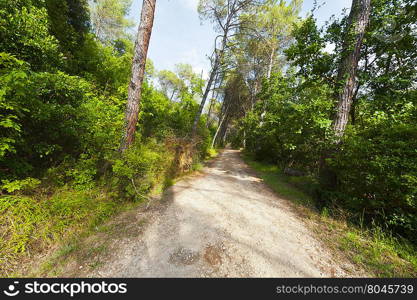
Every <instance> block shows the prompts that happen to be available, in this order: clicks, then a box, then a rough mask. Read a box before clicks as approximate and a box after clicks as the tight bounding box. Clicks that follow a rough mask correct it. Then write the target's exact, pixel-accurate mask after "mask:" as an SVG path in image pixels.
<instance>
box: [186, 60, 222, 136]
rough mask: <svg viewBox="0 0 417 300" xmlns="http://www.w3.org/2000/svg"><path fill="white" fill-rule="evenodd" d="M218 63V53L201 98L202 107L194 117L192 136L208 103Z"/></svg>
mask: <svg viewBox="0 0 417 300" xmlns="http://www.w3.org/2000/svg"><path fill="white" fill-rule="evenodd" d="M218 64H219V58H218V56H217V54H216V58H215V60H214V65H213V68H212V69H211V72H210V77H209V80H208V82H207V86H206V90H205V91H204V94H203V97H202V98H201V103H200V107H199V109H198V111H197V114H196V115H195V118H194V123H193V128H192V136H193V137H194V136H195V135H196V133H197V127H198V122H199V121H200V117H201V114H202V113H203V109H204V106H205V104H206V100H207V97H208V95H209V93H210V89H211V86H212V85H213V81H214V78H215V76H216V73H217V68H218Z"/></svg>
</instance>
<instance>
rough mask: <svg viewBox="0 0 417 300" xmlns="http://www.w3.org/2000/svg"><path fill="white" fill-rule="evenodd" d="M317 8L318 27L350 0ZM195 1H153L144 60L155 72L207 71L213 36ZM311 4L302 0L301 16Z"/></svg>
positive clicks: (135, 8) (325, 0)
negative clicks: (184, 66) (182, 68)
mask: <svg viewBox="0 0 417 300" xmlns="http://www.w3.org/2000/svg"><path fill="white" fill-rule="evenodd" d="M317 2H318V4H319V5H321V7H320V8H319V9H318V10H317V11H316V12H315V16H316V18H317V21H318V24H319V26H321V25H323V24H324V23H325V21H326V20H328V19H329V18H330V17H331V16H332V15H336V16H337V15H340V14H341V13H342V11H343V9H344V8H349V7H350V5H351V2H352V0H317ZM197 4H198V0H157V3H156V11H155V19H154V26H153V30H152V36H151V41H150V45H149V51H148V57H149V58H150V59H151V60H152V61H153V63H154V65H155V68H156V69H157V70H165V69H166V70H174V69H175V65H176V64H178V63H188V64H190V65H192V66H193V69H194V72H196V73H198V74H200V73H201V71H202V70H203V71H204V75H205V76H207V74H208V71H209V69H210V63H209V60H208V55H210V54H211V53H212V51H213V47H214V38H215V36H216V33H215V31H214V29H213V26H212V24H210V23H209V22H208V21H204V22H201V21H200V19H199V16H198V13H197ZM313 5H314V0H304V4H303V8H302V13H301V16H306V15H307V14H308V13H309V12H310V11H311V9H312V8H313ZM141 7H142V0H133V4H132V7H131V11H130V15H129V18H131V19H132V20H134V21H135V23H136V25H135V28H134V30H136V28H137V24H138V23H139V19H140V11H141Z"/></svg>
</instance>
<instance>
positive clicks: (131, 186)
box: [113, 139, 173, 200]
mask: <svg viewBox="0 0 417 300" xmlns="http://www.w3.org/2000/svg"><path fill="white" fill-rule="evenodd" d="M172 163H173V157H172V154H171V153H170V152H169V151H168V150H167V149H166V147H164V145H161V144H158V143H157V142H156V141H155V140H154V139H150V140H148V141H145V140H143V141H136V143H135V144H134V145H132V147H130V148H129V149H128V150H126V151H125V153H123V156H122V157H121V158H119V159H116V160H115V161H114V163H113V174H114V177H113V183H114V184H116V185H117V186H118V187H119V188H120V189H121V190H120V192H121V196H124V197H127V198H129V199H136V200H143V198H144V197H145V195H146V194H148V193H149V192H150V191H151V189H152V188H154V187H155V186H156V184H157V183H160V182H161V181H163V179H164V177H165V176H166V172H167V171H168V169H169V167H170V165H171V164H172Z"/></svg>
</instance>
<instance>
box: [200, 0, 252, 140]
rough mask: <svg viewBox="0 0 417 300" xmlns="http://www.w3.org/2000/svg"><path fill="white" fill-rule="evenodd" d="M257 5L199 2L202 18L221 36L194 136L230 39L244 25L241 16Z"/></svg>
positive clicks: (236, 0) (234, 0)
mask: <svg viewBox="0 0 417 300" xmlns="http://www.w3.org/2000/svg"><path fill="white" fill-rule="evenodd" d="M255 3H256V1H255V0H200V2H199V5H198V12H199V14H200V17H201V18H203V19H207V20H210V21H211V22H213V23H214V24H215V28H216V30H217V31H219V35H218V36H217V37H216V39H215V41H214V45H215V46H214V48H215V49H214V53H213V60H212V68H211V71H210V76H209V79H208V81H207V85H206V89H205V91H204V93H203V97H202V99H201V103H200V107H199V109H198V111H197V113H196V115H195V118H194V123H193V127H192V136H195V134H196V132H197V126H198V122H199V121H200V117H201V114H202V112H203V109H204V106H205V104H206V100H207V97H208V95H209V93H210V90H211V86H212V84H213V82H214V79H215V77H216V75H217V72H218V71H219V68H220V66H221V64H222V61H223V57H224V54H225V50H226V47H227V43H228V41H229V38H230V36H231V35H233V34H235V33H236V31H237V29H238V28H239V27H240V26H241V24H242V23H241V19H240V15H241V14H242V13H243V12H245V11H247V10H249V9H250V8H251V7H252V5H253V4H255ZM217 38H220V45H219V47H217V45H218V43H217Z"/></svg>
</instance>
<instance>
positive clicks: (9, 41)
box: [0, 0, 62, 71]
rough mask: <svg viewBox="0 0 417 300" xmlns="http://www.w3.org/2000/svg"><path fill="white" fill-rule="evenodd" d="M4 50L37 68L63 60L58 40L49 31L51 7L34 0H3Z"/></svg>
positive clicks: (0, 29) (0, 38)
mask: <svg viewBox="0 0 417 300" xmlns="http://www.w3.org/2000/svg"><path fill="white" fill-rule="evenodd" d="M40 3H41V4H42V3H43V1H40ZM0 52H6V53H9V54H12V55H14V56H15V57H17V58H18V59H20V60H24V61H26V62H28V63H29V64H30V66H31V68H33V69H34V70H42V71H45V70H51V69H53V68H55V67H56V66H59V65H61V64H62V55H61V53H60V52H59V45H58V41H57V40H56V38H55V37H54V36H52V35H50V34H49V28H48V14H47V11H46V9H45V8H44V7H37V6H35V5H33V4H32V1H30V0H16V1H8V0H1V1H0Z"/></svg>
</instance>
